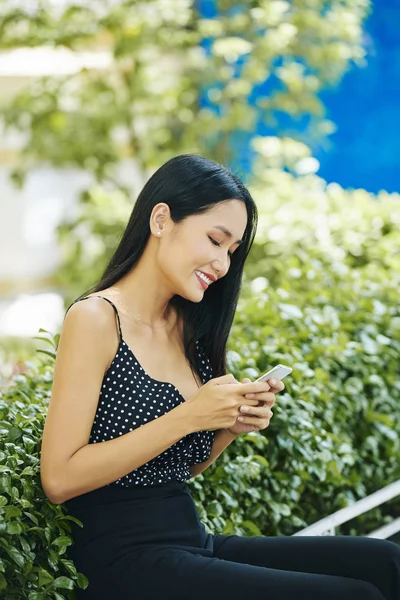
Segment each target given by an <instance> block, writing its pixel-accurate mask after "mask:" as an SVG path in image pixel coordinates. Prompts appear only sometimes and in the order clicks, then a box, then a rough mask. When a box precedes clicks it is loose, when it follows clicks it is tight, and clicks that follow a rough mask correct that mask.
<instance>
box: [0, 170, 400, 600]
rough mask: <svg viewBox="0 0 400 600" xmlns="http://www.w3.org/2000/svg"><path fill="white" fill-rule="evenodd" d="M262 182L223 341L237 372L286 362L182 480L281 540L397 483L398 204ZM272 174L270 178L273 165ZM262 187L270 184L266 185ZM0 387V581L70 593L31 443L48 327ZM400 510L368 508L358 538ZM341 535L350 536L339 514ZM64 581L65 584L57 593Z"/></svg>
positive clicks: (214, 506)
mask: <svg viewBox="0 0 400 600" xmlns="http://www.w3.org/2000/svg"><path fill="white" fill-rule="evenodd" d="M271 174H272V170H271V172H265V179H264V182H263V184H262V192H260V191H259V190H254V193H255V195H256V196H257V197H258V203H259V206H260V212H261V223H260V233H259V236H258V238H257V240H256V244H255V247H254V249H253V252H252V255H251V257H250V259H249V263H248V266H247V270H246V282H245V285H244V288H243V293H242V296H241V300H240V304H239V309H238V312H237V316H236V319H235V323H234V327H233V330H232V335H231V338H230V344H229V367H230V370H231V372H232V373H234V375H236V376H237V377H239V378H241V377H243V376H245V375H247V376H250V377H251V378H254V377H256V376H257V375H258V374H259V373H260V372H264V371H265V370H266V369H267V368H268V367H270V366H273V365H274V364H276V363H277V362H284V363H286V364H289V365H291V366H292V367H293V369H294V371H293V373H292V375H291V376H290V377H288V378H287V379H286V380H285V381H286V386H287V389H286V390H285V392H284V393H283V394H280V395H279V396H278V397H277V403H276V406H275V410H274V413H275V414H274V418H273V420H272V422H271V425H270V427H269V428H268V429H267V430H265V431H264V432H262V433H254V434H249V435H247V436H242V437H240V438H238V439H237V440H236V441H235V442H234V443H233V444H231V446H230V447H229V448H228V449H227V450H226V451H225V452H224V453H223V454H222V456H221V457H220V458H219V459H218V460H217V461H216V462H215V463H214V465H212V466H211V467H210V468H209V469H207V471H205V472H204V473H203V474H200V475H198V476H197V477H196V478H195V479H193V480H191V481H190V482H189V485H190V487H191V490H192V494H193V497H194V499H195V501H196V503H197V506H198V509H199V512H200V517H201V519H202V520H203V522H204V523H205V524H206V526H207V528H208V529H209V530H210V531H213V532H215V533H219V532H224V533H237V534H242V535H257V534H260V533H262V534H265V535H281V534H283V535H291V534H292V533H294V532H295V531H296V530H298V529H299V528H302V527H304V526H306V525H307V524H311V523H312V522H314V521H316V520H318V519H319V518H322V517H324V516H326V515H327V514H329V513H331V512H333V511H335V510H337V509H339V508H342V507H344V506H347V505H348V504H351V503H353V502H354V501H356V500H357V499H359V498H361V497H363V496H365V495H366V494H369V493H371V492H373V491H375V490H377V489H379V488H381V487H383V486H384V485H386V484H388V483H390V482H392V481H394V480H396V479H399V478H400V467H399V461H398V456H399V435H400V377H399V375H400V363H399V355H400V308H399V302H398V296H399V289H400V264H399V262H400V258H399V253H398V242H399V239H398V235H399V234H398V231H399V228H398V226H399V210H400V204H399V203H398V200H397V199H396V198H394V199H393V198H390V197H386V196H385V195H384V194H381V195H380V196H379V197H378V199H377V200H374V199H373V198H372V197H371V196H370V195H369V194H367V193H366V192H362V191H357V192H348V193H345V192H343V190H340V188H338V187H337V186H330V187H326V186H325V185H324V184H323V183H321V180H319V179H318V178H316V177H315V176H312V177H304V178H299V179H298V180H293V178H292V177H291V175H290V174H289V173H283V172H282V173H281V174H280V175H279V177H282V179H281V181H280V185H276V177H275V176H274V177H272V178H271V182H272V181H273V182H274V185H272V183H271V185H270V183H269V180H268V176H269V175H271ZM275 175H276V173H275ZM274 190H279V193H277V192H276V191H274ZM43 337H44V338H47V339H48V341H49V342H50V344H52V346H53V348H52V349H50V353H49V355H44V354H43V351H42V356H43V358H44V360H43V362H42V363H41V364H40V365H38V366H35V365H33V364H29V365H28V366H29V371H28V372H27V373H23V374H20V375H18V376H17V377H16V378H14V381H13V383H12V385H11V386H9V387H8V388H7V389H5V391H4V392H3V394H2V396H1V398H0V547H1V556H2V558H1V559H0V592H1V593H5V595H6V597H7V600H8V599H10V600H13V599H14V598H15V599H22V598H28V600H38V599H42V598H58V599H61V598H66V597H67V598H71V599H72V598H73V597H74V592H73V588H74V586H75V585H77V583H78V581H79V584H80V585H82V586H84V585H86V583H87V581H85V578H84V576H83V575H82V574H81V575H78V574H77V573H76V570H75V567H74V565H73V564H72V563H71V562H70V561H68V560H66V559H65V550H66V548H67V546H68V545H69V544H70V543H71V538H70V536H69V533H70V529H69V525H70V524H69V517H68V515H67V514H66V512H65V510H64V509H63V507H61V506H55V505H53V504H52V503H50V502H49V501H48V500H47V499H46V497H45V496H44V493H43V491H42V489H41V486H40V478H39V452H40V438H41V432H42V428H43V423H44V415H45V413H46V408H47V404H48V401H49V396H50V390H51V379H52V365H53V359H54V350H55V347H56V344H57V337H56V338H55V339H54V340H53V341H52V336H51V335H50V334H46V333H43ZM397 514H400V504H399V502H394V503H392V504H391V506H390V509H388V508H382V509H376V510H374V511H371V512H370V513H369V514H367V515H365V516H364V517H362V518H360V519H359V520H358V522H357V532H358V533H359V534H360V533H364V532H366V531H368V530H370V529H372V528H374V527H377V526H378V525H380V524H382V522H385V521H387V520H390V519H391V517H392V516H395V515H397ZM342 531H343V532H348V533H351V534H353V533H356V531H355V530H354V526H353V525H349V526H347V527H343V528H342ZM68 590H69V591H68Z"/></svg>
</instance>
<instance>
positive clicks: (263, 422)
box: [237, 415, 272, 430]
mask: <svg viewBox="0 0 400 600" xmlns="http://www.w3.org/2000/svg"><path fill="white" fill-rule="evenodd" d="M271 417H272V415H271ZM271 417H268V418H264V419H259V418H258V417H248V416H244V415H241V416H240V417H238V419H237V420H238V421H239V422H240V423H245V424H246V425H252V426H253V427H255V428H256V429H258V430H260V429H265V428H266V427H268V425H269V423H270V420H271Z"/></svg>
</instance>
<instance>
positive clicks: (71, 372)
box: [40, 298, 119, 493]
mask: <svg viewBox="0 0 400 600" xmlns="http://www.w3.org/2000/svg"><path fill="white" fill-rule="evenodd" d="M118 340H119V338H118V329H117V328H116V320H115V313H114V310H113V308H112V306H110V305H109V304H108V303H107V302H105V301H104V300H101V299H100V298H90V299H88V300H83V301H80V302H77V303H75V304H74V305H73V306H71V308H70V309H69V311H68V312H67V315H66V317H65V320H64V324H63V328H62V332H61V336H60V340H59V345H58V349H57V355H56V362H55V368H54V379H53V387H52V393H51V399H50V403H49V408H48V412H47V417H46V422H45V426H44V430H43V439H42V451H41V458H40V473H41V481H42V486H43V489H44V491H45V492H46V493H47V491H49V492H50V493H51V489H53V488H54V487H56V480H57V477H58V476H59V474H60V470H61V469H62V467H63V465H64V464H66V462H67V461H68V460H69V459H70V458H71V456H72V455H73V454H74V453H75V452H77V450H79V449H80V448H82V447H83V446H85V445H86V444H87V443H88V441H89V436H90V431H91V428H92V425H93V420H94V416H95V413H96V409H97V404H98V400H99V395H100V391H101V385H102V381H103V378H104V374H105V372H106V370H107V368H108V366H109V364H110V362H111V361H112V358H113V357H114V355H115V353H116V349H117V347H118Z"/></svg>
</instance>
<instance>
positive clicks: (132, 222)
mask: <svg viewBox="0 0 400 600" xmlns="http://www.w3.org/2000/svg"><path fill="white" fill-rule="evenodd" d="M231 199H238V200H242V201H243V202H244V203H245V205H246V211H247V225H246V230H245V232H244V236H243V243H242V244H241V245H240V246H239V247H238V248H237V249H236V251H235V252H234V254H233V256H232V259H231V265H230V268H229V270H228V273H227V274H226V275H225V276H224V277H223V278H222V279H219V280H218V281H216V282H215V283H213V284H212V285H211V286H210V288H209V289H208V290H207V291H206V292H205V294H204V298H203V300H201V302H199V303H195V302H191V301H189V300H186V299H185V298H182V297H181V296H178V295H176V296H174V297H173V298H171V300H170V304H171V305H172V306H173V307H174V308H175V310H176V311H177V313H178V315H179V316H181V317H182V320H183V344H184V349H185V355H186V358H187V360H188V363H189V365H190V367H191V369H192V372H193V373H194V374H195V375H196V376H197V377H199V370H198V365H197V362H196V348H195V342H196V340H198V341H199V343H200V344H201V346H202V348H203V350H204V351H205V352H206V354H207V356H208V358H209V359H210V362H211V367H212V372H213V377H219V376H221V375H225V374H226V345H227V341H228V336H229V332H230V329H231V327H232V322H233V319H234V316H235V311H236V307H237V303H238V298H239V293H240V289H241V284H242V275H243V267H244V263H245V260H246V257H247V255H248V253H249V251H250V249H251V246H252V244H253V240H254V236H255V234H256V229H257V222H258V214H257V207H256V204H255V202H254V200H253V198H252V197H251V195H250V193H249V191H248V190H247V189H246V187H245V186H244V185H243V183H242V182H241V181H240V179H239V178H238V177H237V176H236V175H234V174H233V173H232V172H231V171H230V170H229V169H228V168H226V167H223V166H221V165H218V164H216V163H214V162H213V161H211V160H208V159H206V158H203V157H202V156H198V155H196V154H183V155H181V156H176V157H175V158H172V159H171V160H169V161H168V162H166V163H165V164H164V165H162V166H161V167H160V168H159V169H158V170H157V171H156V172H155V173H154V174H153V175H152V176H151V177H150V179H149V180H148V181H147V183H146V184H145V186H144V187H143V189H142V191H141V192H140V194H139V196H138V198H137V201H136V203H135V205H134V208H133V211H132V214H131V216H130V219H129V222H128V225H127V227H126V229H125V231H124V233H123V235H122V237H121V240H120V242H119V244H118V247H117V249H116V250H115V253H114V255H113V257H112V258H111V260H110V262H109V264H108V266H107V268H106V270H105V271H104V273H103V275H102V277H101V279H100V281H99V282H98V283H97V284H96V285H95V286H94V287H93V288H92V289H91V290H89V291H88V292H86V293H85V294H83V295H82V296H80V297H79V298H83V297H84V296H86V295H87V294H92V293H96V292H100V291H102V290H104V289H107V288H109V287H111V286H112V285H115V284H116V283H117V282H118V281H119V280H120V279H121V278H122V277H124V276H125V275H126V274H127V273H128V272H129V271H130V270H131V269H132V268H133V267H134V266H135V265H136V263H137V262H138V261H139V259H140V257H141V255H142V254H143V251H144V249H145V247H146V244H147V242H148V240H149V237H150V215H151V212H152V210H153V208H154V206H155V205H156V204H158V203H159V202H165V203H166V204H168V206H169V208H170V213H171V218H172V220H173V221H174V223H179V222H181V221H183V220H184V219H185V218H186V217H189V216H191V215H196V214H200V213H204V212H206V211H207V210H210V209H212V208H213V207H214V206H215V205H216V204H218V203H219V202H224V201H227V200H231Z"/></svg>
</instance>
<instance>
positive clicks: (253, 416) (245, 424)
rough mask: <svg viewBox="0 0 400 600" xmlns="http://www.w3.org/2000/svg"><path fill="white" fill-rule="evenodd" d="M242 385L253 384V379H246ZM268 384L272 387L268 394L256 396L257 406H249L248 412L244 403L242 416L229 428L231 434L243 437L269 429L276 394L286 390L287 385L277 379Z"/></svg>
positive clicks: (261, 393) (241, 408) (270, 380)
mask: <svg viewBox="0 0 400 600" xmlns="http://www.w3.org/2000/svg"><path fill="white" fill-rule="evenodd" d="M242 383H251V379H248V378H245V379H243V380H242ZM268 384H269V386H270V389H269V391H268V392H259V393H258V394H255V395H254V397H255V399H256V400H258V401H259V402H258V405H257V406H248V410H244V407H245V406H247V405H246V404H245V403H243V405H242V406H241V407H240V412H241V413H242V416H240V417H238V420H237V421H236V423H235V425H233V427H229V429H228V431H229V432H230V433H233V434H234V435H241V434H242V433H250V432H251V431H261V430H262V429H266V428H267V427H268V425H269V423H270V421H271V418H272V416H273V412H272V410H271V409H272V407H273V405H274V404H275V394H276V393H278V392H282V391H283V390H284V389H285V384H284V383H282V381H277V380H276V379H269V380H268ZM244 398H246V396H245V397H244ZM239 419H240V421H239Z"/></svg>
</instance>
